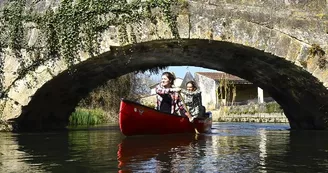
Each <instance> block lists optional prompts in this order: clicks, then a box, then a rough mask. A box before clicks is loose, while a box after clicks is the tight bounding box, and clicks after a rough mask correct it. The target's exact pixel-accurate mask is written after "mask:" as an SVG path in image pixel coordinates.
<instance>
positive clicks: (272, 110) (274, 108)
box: [265, 102, 283, 113]
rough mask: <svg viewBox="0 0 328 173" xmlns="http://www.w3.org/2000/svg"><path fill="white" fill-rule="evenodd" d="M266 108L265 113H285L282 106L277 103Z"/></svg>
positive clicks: (269, 104)
mask: <svg viewBox="0 0 328 173" xmlns="http://www.w3.org/2000/svg"><path fill="white" fill-rule="evenodd" d="M265 108H266V111H265V112H266V113H275V112H278V113H282V112H283V110H282V109H281V107H280V105H279V104H278V103H276V102H273V103H267V104H265Z"/></svg>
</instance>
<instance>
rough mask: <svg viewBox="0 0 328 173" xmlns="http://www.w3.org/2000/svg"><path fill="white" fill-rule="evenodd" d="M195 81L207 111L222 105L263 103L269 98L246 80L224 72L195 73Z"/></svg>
mask: <svg viewBox="0 0 328 173" xmlns="http://www.w3.org/2000/svg"><path fill="white" fill-rule="evenodd" d="M195 81H196V83H197V84H198V85H199V88H200V90H201V91H202V102H203V105H204V106H205V107H206V108H207V109H208V110H213V109H218V108H219V106H222V105H243V104H248V103H250V102H256V103H258V102H259V103H263V102H264V98H266V100H270V96H269V95H268V94H267V93H266V92H263V90H262V89H261V88H258V87H257V86H255V85H253V84H252V83H250V82H249V81H247V80H244V79H242V78H239V77H237V76H234V75H231V74H227V73H224V72H196V73H195Z"/></svg>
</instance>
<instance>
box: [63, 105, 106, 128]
mask: <svg viewBox="0 0 328 173" xmlns="http://www.w3.org/2000/svg"><path fill="white" fill-rule="evenodd" d="M106 121H107V120H106V113H105V112H104V111H102V110H101V109H84V108H77V109H76V110H75V112H73V113H72V115H71V116H70V117H69V125H72V126H76V125H96V124H101V123H105V122H106Z"/></svg>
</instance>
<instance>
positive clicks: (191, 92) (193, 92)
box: [181, 88, 202, 96]
mask: <svg viewBox="0 0 328 173" xmlns="http://www.w3.org/2000/svg"><path fill="white" fill-rule="evenodd" d="M181 93H183V94H185V95H191V96H196V95H201V93H202V92H201V91H200V90H196V91H188V90H186V89H183V88H181Z"/></svg>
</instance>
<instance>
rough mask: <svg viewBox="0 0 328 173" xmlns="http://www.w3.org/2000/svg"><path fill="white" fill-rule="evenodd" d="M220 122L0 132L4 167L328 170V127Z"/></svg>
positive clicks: (46, 169)
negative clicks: (173, 129) (149, 129)
mask: <svg viewBox="0 0 328 173" xmlns="http://www.w3.org/2000/svg"><path fill="white" fill-rule="evenodd" d="M287 129H288V126H287V125H284V124H282V125H279V124H250V123H218V124H215V125H214V129H213V130H212V132H213V133H212V134H207V135H194V134H181V135H162V136H136V137H124V136H123V135H122V134H121V133H120V131H119V130H118V129H117V127H115V128H112V127H95V128H91V129H90V128H87V129H72V130H70V131H67V132H55V133H39V134H36V133H33V134H29V133H22V134H12V133H0V138H1V140H0V165H1V167H0V172H17V173H20V172H22V173H28V172H60V173H61V172H110V173H112V172H327V170H328V159H327V154H328V145H327V143H328V132H326V131H288V130H287Z"/></svg>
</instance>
